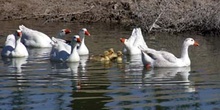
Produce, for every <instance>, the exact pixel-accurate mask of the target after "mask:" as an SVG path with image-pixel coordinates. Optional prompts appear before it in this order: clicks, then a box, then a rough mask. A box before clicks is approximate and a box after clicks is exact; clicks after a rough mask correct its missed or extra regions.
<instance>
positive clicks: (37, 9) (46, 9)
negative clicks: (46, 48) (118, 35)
mask: <svg viewBox="0 0 220 110" xmlns="http://www.w3.org/2000/svg"><path fill="white" fill-rule="evenodd" d="M159 15H160V16H159ZM32 18H35V19H38V18H43V19H44V20H45V22H51V21H66V22H72V21H78V22H117V23H122V24H129V25H130V26H140V27H142V28H143V29H145V30H146V31H149V30H150V28H151V26H152V24H153V23H155V24H157V25H159V26H160V28H159V29H155V28H153V29H152V31H158V30H159V31H171V32H182V31H192V30H197V31H212V30H214V31H219V30H220V1H219V0H120V1H119V0H111V1H109V0H22V1H19V0H1V1H0V19H1V20H11V19H32Z"/></svg>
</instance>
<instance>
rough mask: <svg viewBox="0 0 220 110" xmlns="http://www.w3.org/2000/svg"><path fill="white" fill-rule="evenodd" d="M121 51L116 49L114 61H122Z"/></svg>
mask: <svg viewBox="0 0 220 110" xmlns="http://www.w3.org/2000/svg"><path fill="white" fill-rule="evenodd" d="M122 55H123V54H122V51H117V58H116V61H117V63H122Z"/></svg>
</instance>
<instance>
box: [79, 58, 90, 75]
mask: <svg viewBox="0 0 220 110" xmlns="http://www.w3.org/2000/svg"><path fill="white" fill-rule="evenodd" d="M88 58H89V55H83V56H80V69H81V70H80V71H81V72H83V73H85V72H87V70H86V63H87V61H88Z"/></svg>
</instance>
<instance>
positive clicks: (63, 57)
mask: <svg viewBox="0 0 220 110" xmlns="http://www.w3.org/2000/svg"><path fill="white" fill-rule="evenodd" d="M54 40H56V39H54ZM80 42H81V40H80V37H79V36H78V35H75V36H73V38H72V41H71V52H69V51H68V50H67V49H66V48H65V46H64V45H63V42H59V41H54V43H55V44H54V46H53V52H51V54H50V59H51V60H52V61H61V62H79V61H80V57H79V54H78V52H77V43H80Z"/></svg>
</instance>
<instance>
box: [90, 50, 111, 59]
mask: <svg viewBox="0 0 220 110" xmlns="http://www.w3.org/2000/svg"><path fill="white" fill-rule="evenodd" d="M108 55H109V52H108V51H104V53H103V54H100V55H97V56H94V55H92V56H91V57H90V58H89V59H90V60H94V61H109V60H110V59H109V57H108Z"/></svg>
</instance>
